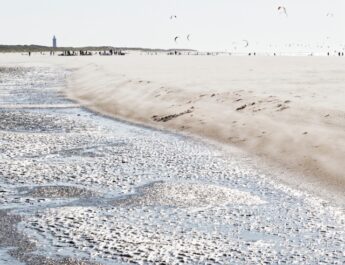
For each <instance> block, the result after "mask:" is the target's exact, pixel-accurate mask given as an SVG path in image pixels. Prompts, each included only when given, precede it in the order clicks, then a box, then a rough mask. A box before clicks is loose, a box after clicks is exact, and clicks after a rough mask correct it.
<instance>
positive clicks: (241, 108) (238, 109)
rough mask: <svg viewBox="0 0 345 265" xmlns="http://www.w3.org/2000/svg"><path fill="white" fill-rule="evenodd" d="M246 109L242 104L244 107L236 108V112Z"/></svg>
mask: <svg viewBox="0 0 345 265" xmlns="http://www.w3.org/2000/svg"><path fill="white" fill-rule="evenodd" d="M246 107H247V104H244V105H242V106H241V107H238V108H237V109H236V111H240V110H243V109H245V108H246Z"/></svg>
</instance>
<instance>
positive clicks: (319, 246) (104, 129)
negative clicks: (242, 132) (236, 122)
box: [0, 65, 345, 265]
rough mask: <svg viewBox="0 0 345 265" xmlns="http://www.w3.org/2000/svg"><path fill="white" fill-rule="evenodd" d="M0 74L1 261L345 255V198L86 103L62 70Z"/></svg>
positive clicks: (248, 260)
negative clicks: (335, 199) (327, 196)
mask: <svg viewBox="0 0 345 265" xmlns="http://www.w3.org/2000/svg"><path fill="white" fill-rule="evenodd" d="M0 72H1V83H0V94H1V98H0V117H2V118H3V121H4V122H3V123H1V125H0V126H1V128H0V253H1V258H0V261H1V262H2V263H3V264H30V265H31V264H33V265H36V264H52V265H53V264H88V265H89V264H128V263H134V264H180V263H186V264H260V263H268V264H277V263H286V264H293V263H298V264H318V263H328V264H331V263H332V264H343V263H344V262H345V252H344V244H345V212H344V208H343V207H341V206H336V205H333V204H332V203H331V202H329V201H326V200H323V199H321V198H320V197H317V196H315V195H313V194H311V193H308V192H306V191H303V190H298V189H294V188H291V187H290V186H287V185H284V184H282V183H281V182H280V181H279V180H277V177H276V176H275V173H272V172H270V171H266V170H264V169H261V168H258V167H257V166H256V165H255V162H254V161H252V160H251V158H249V157H247V156H246V155H244V154H242V153H240V152H238V151H236V150H233V152H230V151H231V150H227V151H226V152H225V151H224V150H222V149H221V148H219V147H218V146H216V145H211V144H207V143H205V142H202V141H199V140H195V139H193V138H189V137H185V136H182V135H178V134H173V133H168V132H165V131H160V130H154V129H150V128H145V127H141V126H137V125H133V124H129V123H125V122H121V121H118V120H114V119H109V118H106V117H103V116H101V115H99V114H96V113H93V112H89V111H88V110H86V109H83V108H80V107H79V106H78V105H77V104H74V103H73V102H71V101H69V100H68V99H66V98H65V97H64V96H63V94H62V93H61V89H63V87H64V86H65V85H66V84H65V82H66V80H67V79H68V75H69V74H70V73H69V72H66V71H65V70H64V69H61V68H59V67H51V66H49V67H48V66H40V65H35V66H32V67H30V68H27V67H16V68H15V69H13V68H0ZM66 78H67V79H66ZM43 99H44V100H43ZM49 105H50V106H49ZM52 106H54V107H52Z"/></svg>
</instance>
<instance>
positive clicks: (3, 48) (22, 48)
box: [0, 45, 196, 53]
mask: <svg viewBox="0 0 345 265" xmlns="http://www.w3.org/2000/svg"><path fill="white" fill-rule="evenodd" d="M105 50H126V51H141V52H171V51H175V50H176V51H190V52H192V51H196V50H193V49H181V48H180V49H152V48H140V47H114V46H85V47H57V48H53V47H49V46H41V45H0V53H16V52H51V51H54V52H62V51H105Z"/></svg>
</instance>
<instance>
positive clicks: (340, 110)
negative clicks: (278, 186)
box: [0, 55, 345, 193]
mask: <svg viewBox="0 0 345 265" xmlns="http://www.w3.org/2000/svg"><path fill="white" fill-rule="evenodd" d="M0 62H2V63H6V62H8V63H12V64H16V63H18V62H21V63H28V62H46V63H54V64H59V65H61V66H64V67H67V68H70V69H73V72H72V74H71V76H70V78H69V82H68V88H67V90H66V93H67V94H68V96H69V97H71V98H73V99H76V100H78V101H80V102H81V103H83V104H85V105H87V106H88V107H89V108H92V109H94V110H97V111H100V112H102V113H106V114H109V115H111V116H114V117H120V118H123V119H126V120H131V121H135V122H139V123H144V124H149V125H151V126H155V127H160V128H166V129H170V130H176V131H183V132H185V133H191V134H195V135H198V136H201V137H207V138H209V139H212V140H216V141H218V142H221V143H227V144H230V145H235V146H237V147H239V148H241V149H242V150H245V151H247V152H249V153H252V154H255V155H258V156H259V157H261V158H264V159H265V161H270V162H274V163H276V164H278V165H280V166H282V167H283V168H284V169H286V170H291V171H297V172H300V173H302V174H297V175H296V176H303V177H301V178H300V179H299V178H298V177H296V178H294V179H285V181H288V182H293V183H294V184H297V185H300V184H301V185H302V184H303V185H304V183H306V182H307V183H309V184H312V185H309V187H316V186H318V187H320V186H321V187H322V188H326V189H325V190H330V189H332V190H337V191H338V192H340V193H343V191H344V188H345V175H344V172H345V163H344V155H345V104H344V102H345V59H344V58H335V57H333V58H324V57H323V58H322V57H255V58H254V57H251V58H250V57H196V56H185V57H184V56H181V57H169V56H139V55H130V56H125V57H98V56H97V57H88V58H81V57H78V58H58V57H49V56H47V57H42V56H33V57H31V58H29V57H23V56H18V55H1V56H0Z"/></svg>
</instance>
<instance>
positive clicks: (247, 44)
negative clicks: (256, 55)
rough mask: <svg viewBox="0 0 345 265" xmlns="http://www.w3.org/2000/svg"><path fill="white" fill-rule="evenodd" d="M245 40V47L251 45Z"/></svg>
mask: <svg viewBox="0 0 345 265" xmlns="http://www.w3.org/2000/svg"><path fill="white" fill-rule="evenodd" d="M243 42H245V45H244V47H246V48H247V47H248V46H249V41H247V40H243Z"/></svg>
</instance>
